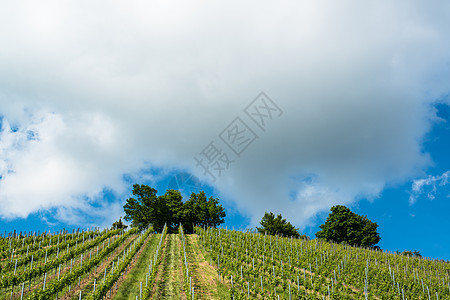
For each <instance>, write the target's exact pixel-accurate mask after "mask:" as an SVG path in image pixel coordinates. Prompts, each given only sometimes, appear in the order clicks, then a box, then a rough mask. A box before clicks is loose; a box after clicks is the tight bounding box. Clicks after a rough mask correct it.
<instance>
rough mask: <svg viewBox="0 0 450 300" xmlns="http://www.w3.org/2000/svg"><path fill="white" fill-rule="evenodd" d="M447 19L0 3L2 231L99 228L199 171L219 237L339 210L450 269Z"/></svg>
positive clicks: (362, 11)
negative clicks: (221, 224) (134, 191)
mask: <svg viewBox="0 0 450 300" xmlns="http://www.w3.org/2000/svg"><path fill="white" fill-rule="evenodd" d="M449 14H450V4H449V3H448V2H447V1H438V2H436V3H435V4H434V5H433V6H431V5H428V4H427V3H425V2H424V1H395V3H392V1H368V2H367V1H366V2H364V3H361V2H360V1H343V2H340V3H337V2H336V1H285V2H283V3H282V4H280V3H275V2H273V1H250V2H246V3H243V2H242V1H239V2H236V1H225V2H224V1H208V2H203V1H202V2H200V1H191V2H189V3H187V2H185V1H145V2H144V1H134V2H131V3H130V2H123V1H109V2H108V3H107V4H106V3H105V2H103V1H102V2H100V1H89V2H83V1H81V2H80V1H44V2H39V3H38V2H28V1H14V2H10V3H7V2H6V3H3V4H2V9H1V11H0V42H1V44H0V45H1V46H0V124H1V129H0V228H5V230H11V229H13V228H19V229H20V230H27V231H29V230H32V228H40V229H42V230H45V229H48V228H51V229H53V230H57V229H59V228H62V227H66V228H68V227H77V226H82V227H85V226H93V225H100V226H105V225H106V224H110V223H112V222H113V221H114V220H115V219H117V218H118V217H119V216H121V215H123V211H122V205H123V203H124V201H125V199H126V197H128V196H129V195H130V191H131V185H132V184H133V183H136V182H137V183H146V184H149V185H152V186H154V187H156V188H157V189H158V190H159V191H160V193H164V191H165V189H166V188H167V187H168V182H170V181H171V180H173V178H178V180H179V181H180V182H179V183H180V185H181V184H182V182H181V181H183V180H180V178H182V177H183V176H181V175H180V174H192V178H199V180H200V183H198V185H201V186H202V187H203V188H205V189H206V190H207V191H208V192H209V193H210V194H212V195H214V196H217V197H219V198H220V199H221V202H222V203H223V204H224V205H225V207H226V208H227V211H228V215H229V218H228V219H227V223H226V224H227V225H228V226H235V227H236V228H241V229H244V228H249V227H254V226H256V225H257V224H258V222H259V220H260V218H261V216H262V215H263V214H264V212H265V211H273V212H275V213H282V214H283V216H284V217H286V218H287V219H288V220H290V221H291V222H292V223H294V224H295V225H296V226H297V227H299V228H300V229H301V230H302V231H304V232H306V233H307V234H311V235H312V236H313V234H314V232H315V231H317V226H318V225H320V224H321V222H323V220H324V219H325V218H326V215H327V213H328V211H329V209H330V207H331V206H332V205H335V204H345V205H348V206H350V207H352V209H354V210H355V211H356V212H358V213H360V214H364V215H368V217H369V218H370V219H372V220H374V221H376V222H377V223H378V224H379V225H380V228H379V229H380V232H381V236H382V242H381V243H380V244H381V246H382V248H386V249H388V250H391V251H395V250H401V251H403V250H421V251H422V254H424V255H426V256H430V257H435V258H446V259H450V252H449V250H448V249H449V248H450V244H449V243H450V242H449V240H450V235H449V234H448V231H447V230H446V228H448V227H449V226H450V223H449V222H450V221H449V220H448V219H447V218H446V217H445V216H444V214H443V212H444V211H448V209H450V204H449V201H450V189H449V185H448V180H449V179H448V178H449V176H450V173H449V172H450V171H449V170H450V158H449V157H448V155H447V151H448V150H449V149H450V137H449V125H448V122H450V117H449V105H450V97H449V92H450V19H449V18H448V15H449ZM177 176H178V177H177ZM183 178H184V177H183ZM31 226H33V227H31ZM413 231H415V234H412V233H413ZM418 234H420V235H421V236H420V237H419V236H418ZM399 236H402V237H403V238H400V239H399V238H398V237H399ZM424 237H427V238H424Z"/></svg>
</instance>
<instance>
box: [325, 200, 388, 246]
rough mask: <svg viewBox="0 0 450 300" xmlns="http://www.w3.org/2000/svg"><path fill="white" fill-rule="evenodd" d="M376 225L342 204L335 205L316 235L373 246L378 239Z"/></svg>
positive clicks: (338, 241) (337, 241) (351, 243)
mask: <svg viewBox="0 0 450 300" xmlns="http://www.w3.org/2000/svg"><path fill="white" fill-rule="evenodd" d="M377 227H378V225H377V223H374V222H372V221H370V220H369V219H367V217H366V216H360V215H357V214H355V213H353V212H352V211H350V209H349V208H347V207H345V206H343V205H336V206H333V207H332V208H331V213H330V214H329V215H328V218H327V219H326V221H325V223H324V224H322V225H320V226H319V228H320V229H321V231H319V232H317V233H316V237H318V238H323V239H326V240H328V241H332V242H336V243H342V242H345V243H348V244H350V245H359V246H365V247H373V246H374V245H375V244H376V243H378V242H379V241H380V235H379V234H378V232H377Z"/></svg>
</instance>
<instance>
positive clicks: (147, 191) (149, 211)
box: [123, 184, 158, 230]
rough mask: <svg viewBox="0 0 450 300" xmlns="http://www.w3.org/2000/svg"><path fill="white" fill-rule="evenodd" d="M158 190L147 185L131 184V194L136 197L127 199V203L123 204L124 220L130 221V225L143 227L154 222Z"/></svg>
mask: <svg viewBox="0 0 450 300" xmlns="http://www.w3.org/2000/svg"><path fill="white" fill-rule="evenodd" d="M157 192H158V191H157V190H155V189H153V188H151V187H149V186H148V185H144V184H142V185H139V184H134V185H133V195H134V196H135V197H136V198H129V199H127V203H126V204H125V205H124V206H123V209H124V211H125V218H124V219H125V220H126V221H131V227H138V228H139V229H141V230H142V229H144V228H145V227H147V226H148V225H150V224H151V223H154V222H155V220H156V218H157V214H156V211H155V208H156V206H157V205H156V202H157V200H158V197H157V196H156V193H157Z"/></svg>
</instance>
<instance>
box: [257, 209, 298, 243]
mask: <svg viewBox="0 0 450 300" xmlns="http://www.w3.org/2000/svg"><path fill="white" fill-rule="evenodd" d="M259 223H260V224H261V226H262V227H256V229H257V230H258V232H260V233H267V234H270V235H284V236H293V237H300V234H299V233H298V230H297V229H296V228H295V227H294V226H293V225H292V224H291V223H289V222H287V221H286V219H283V217H282V216H281V214H279V215H278V216H277V217H276V218H275V215H274V214H273V213H272V212H270V213H267V212H266V213H265V214H264V216H263V217H262V219H261V222H259Z"/></svg>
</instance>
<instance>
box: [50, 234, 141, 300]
mask: <svg viewBox="0 0 450 300" xmlns="http://www.w3.org/2000/svg"><path fill="white" fill-rule="evenodd" d="M137 237H138V235H137V234H135V235H133V236H131V237H130V238H129V239H128V240H127V241H126V242H125V243H124V244H122V245H120V247H118V248H116V249H115V250H114V252H113V253H111V254H110V255H109V256H108V258H107V259H106V260H104V261H103V262H102V263H101V264H100V265H99V266H97V267H96V268H95V271H93V272H91V273H90V274H89V275H88V276H86V277H84V278H83V279H82V280H81V281H80V284H79V285H76V286H73V289H71V290H70V293H69V292H66V293H65V294H64V296H63V297H60V298H58V299H63V300H67V299H72V298H74V299H78V296H79V293H80V290H81V291H83V290H86V287H87V286H88V285H90V284H92V285H93V282H91V280H92V279H94V278H96V277H100V276H102V275H103V272H104V270H105V268H106V267H107V266H108V265H109V264H111V263H112V261H113V260H115V259H116V257H117V256H118V255H119V253H122V251H123V250H124V249H125V248H126V247H128V246H130V245H131V243H132V242H133V241H134V240H135V239H136V238H137Z"/></svg>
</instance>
